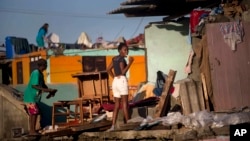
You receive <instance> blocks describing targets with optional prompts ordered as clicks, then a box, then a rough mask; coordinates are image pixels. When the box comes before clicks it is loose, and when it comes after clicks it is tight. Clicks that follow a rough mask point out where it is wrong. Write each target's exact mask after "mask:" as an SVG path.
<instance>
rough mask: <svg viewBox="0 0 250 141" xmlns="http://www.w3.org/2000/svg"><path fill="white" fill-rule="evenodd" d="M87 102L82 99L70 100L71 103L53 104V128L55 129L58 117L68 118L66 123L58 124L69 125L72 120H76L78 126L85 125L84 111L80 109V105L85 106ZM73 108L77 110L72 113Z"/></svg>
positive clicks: (59, 102)
mask: <svg viewBox="0 0 250 141" xmlns="http://www.w3.org/2000/svg"><path fill="white" fill-rule="evenodd" d="M84 103H85V101H83V100H81V99H77V100H69V101H58V102H54V103H53V107H52V127H53V129H54V128H55V125H56V123H58V122H56V117H58V116H66V122H61V123H58V124H69V123H70V119H72V118H73V119H74V121H75V122H77V124H79V123H80V124H83V110H82V108H79V107H80V105H83V104H84ZM72 106H75V107H74V108H75V110H74V111H71V108H72Z"/></svg>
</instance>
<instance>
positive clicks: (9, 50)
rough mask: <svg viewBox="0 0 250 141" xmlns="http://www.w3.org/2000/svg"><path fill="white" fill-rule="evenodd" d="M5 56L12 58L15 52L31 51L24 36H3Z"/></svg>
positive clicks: (19, 53) (24, 52)
mask: <svg viewBox="0 0 250 141" xmlns="http://www.w3.org/2000/svg"><path fill="white" fill-rule="evenodd" d="M5 45H6V58H7V59H13V58H14V57H15V55H16V54H18V55H21V54H26V53H30V52H31V51H32V49H31V47H30V45H29V43H28V40H27V39H26V38H18V37H12V36H8V37H6V38H5Z"/></svg>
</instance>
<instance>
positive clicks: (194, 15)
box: [190, 9, 210, 33]
mask: <svg viewBox="0 0 250 141" xmlns="http://www.w3.org/2000/svg"><path fill="white" fill-rule="evenodd" d="M204 13H207V14H208V13H210V11H208V10H204V9H194V10H193V11H192V12H191V14H190V28H191V33H195V27H196V26H197V25H198V24H199V22H200V16H201V15H202V14H204Z"/></svg>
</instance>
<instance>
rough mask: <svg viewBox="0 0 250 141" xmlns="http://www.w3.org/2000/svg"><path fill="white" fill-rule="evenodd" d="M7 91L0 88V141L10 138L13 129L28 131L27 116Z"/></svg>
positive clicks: (18, 102) (19, 103)
mask: <svg viewBox="0 0 250 141" xmlns="http://www.w3.org/2000/svg"><path fill="white" fill-rule="evenodd" d="M21 103H22V102H20V101H18V100H16V99H15V98H14V97H13V96H12V95H11V93H10V92H9V91H7V90H6V89H4V88H3V87H1V86H0V113H1V114H0V140H1V139H5V138H11V137H12V135H13V134H12V129H13V128H23V131H24V132H27V131H28V125H29V124H28V121H29V120H28V115H27V114H26V112H25V111H24V109H23V106H22V105H21Z"/></svg>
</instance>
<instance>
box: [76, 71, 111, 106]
mask: <svg viewBox="0 0 250 141" xmlns="http://www.w3.org/2000/svg"><path fill="white" fill-rule="evenodd" d="M72 77H74V78H77V85H78V98H82V99H91V100H100V102H101V103H103V102H108V101H109V87H108V73H107V72H106V71H97V72H83V73H77V74H73V75H72Z"/></svg>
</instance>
